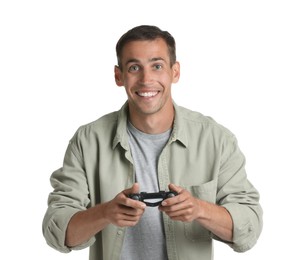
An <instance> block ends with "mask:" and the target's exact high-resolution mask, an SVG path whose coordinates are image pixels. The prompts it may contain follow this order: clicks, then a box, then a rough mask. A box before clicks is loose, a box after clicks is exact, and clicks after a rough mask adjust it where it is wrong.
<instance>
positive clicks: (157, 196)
mask: <svg viewBox="0 0 304 260" xmlns="http://www.w3.org/2000/svg"><path fill="white" fill-rule="evenodd" d="M176 195H177V192H175V191H159V192H152V193H148V192H141V193H132V194H130V195H129V198H131V199H133V200H139V201H142V202H144V203H145V204H146V205H147V206H149V207H156V206H159V205H160V204H161V203H162V201H163V200H165V199H168V198H172V197H174V196H176ZM149 200H150V201H149ZM154 200H157V201H154ZM152 201H154V202H152Z"/></svg>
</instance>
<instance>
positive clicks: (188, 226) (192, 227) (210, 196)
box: [184, 180, 217, 241]
mask: <svg viewBox="0 0 304 260" xmlns="http://www.w3.org/2000/svg"><path fill="white" fill-rule="evenodd" d="M185 188H186V189H187V190H188V191H189V192H191V194H192V195H193V196H194V197H197V198H199V199H201V200H204V201H207V202H211V203H215V201H216V190H217V182H216V180H213V181H210V182H207V183H203V184H201V185H198V186H189V187H185ZM184 229H185V236H186V237H187V238H188V239H190V240H191V241H196V240H206V239H210V237H211V232H210V231H208V230H207V229H205V228H204V227H202V226H201V225H200V224H198V223H197V222H196V221H193V222H190V223H184Z"/></svg>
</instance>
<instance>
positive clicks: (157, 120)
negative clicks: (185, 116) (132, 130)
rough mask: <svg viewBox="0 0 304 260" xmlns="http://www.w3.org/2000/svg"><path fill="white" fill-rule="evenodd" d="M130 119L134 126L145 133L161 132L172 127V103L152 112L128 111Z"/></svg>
mask: <svg viewBox="0 0 304 260" xmlns="http://www.w3.org/2000/svg"><path fill="white" fill-rule="evenodd" d="M129 116H130V121H131V123H132V125H133V126H134V127H136V128H137V129H138V130H140V131H142V132H144V133H146V134H161V133H164V132H166V131H167V130H169V129H171V128H172V125H173V121H174V107H173V104H172V105H171V106H170V107H168V108H166V109H165V112H162V111H159V112H157V113H154V114H138V113H130V114H129Z"/></svg>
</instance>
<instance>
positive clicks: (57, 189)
mask: <svg viewBox="0 0 304 260" xmlns="http://www.w3.org/2000/svg"><path fill="white" fill-rule="evenodd" d="M50 181H51V184H52V186H53V188H54V190H53V192H51V193H50V195H49V198H48V209H47V211H46V213H45V216H44V219H43V224H42V228H43V235H44V237H45V239H46V242H47V244H48V245H50V246H51V247H53V248H54V249H56V250H58V251H60V252H64V253H68V252H70V251H71V250H72V249H75V250H78V249H82V248H85V247H88V246H90V245H92V244H93V243H94V241H95V237H92V238H91V239H90V240H88V241H87V242H85V243H83V244H81V245H78V246H76V247H73V248H70V247H67V246H66V245H65V237H66V230H67V227H68V224H69V221H70V219H71V218H72V216H73V215H74V214H75V213H77V212H79V211H82V210H85V209H86V208H87V207H88V206H89V204H90V199H89V196H88V194H89V192H88V185H87V181H86V176H85V172H84V170H83V163H82V161H81V156H80V153H77V148H76V145H75V144H73V142H70V144H69V146H68V148H67V151H66V154H65V158H64V163H63V167H62V168H60V169H58V170H57V171H55V172H54V173H53V174H52V176H51V178H50Z"/></svg>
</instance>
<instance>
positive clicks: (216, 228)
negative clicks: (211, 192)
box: [160, 184, 233, 241]
mask: <svg viewBox="0 0 304 260" xmlns="http://www.w3.org/2000/svg"><path fill="white" fill-rule="evenodd" d="M169 189H170V190H173V191H176V192H177V193H178V196H176V197H174V198H171V199H167V200H164V201H163V202H162V206H161V207H160V210H161V211H163V212H165V213H166V214H167V215H168V216H169V217H170V218H171V219H173V220H176V221H183V222H191V221H194V220H195V221H197V222H198V223H200V224H201V225H202V226H204V227H205V228H206V229H208V230H210V231H211V232H212V233H213V234H215V235H216V236H218V237H219V238H221V239H223V240H225V241H232V234H233V223H232V218H231V216H230V214H229V213H228V211H227V210H226V209H225V208H224V207H221V206H218V205H215V204H212V203H209V202H206V201H203V200H200V199H197V198H195V197H193V196H192V195H191V194H190V192H188V191H187V190H184V189H182V188H181V187H178V186H175V185H173V184H170V185H169Z"/></svg>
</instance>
